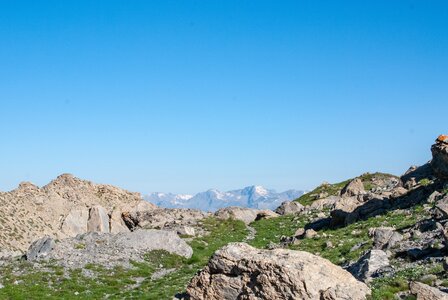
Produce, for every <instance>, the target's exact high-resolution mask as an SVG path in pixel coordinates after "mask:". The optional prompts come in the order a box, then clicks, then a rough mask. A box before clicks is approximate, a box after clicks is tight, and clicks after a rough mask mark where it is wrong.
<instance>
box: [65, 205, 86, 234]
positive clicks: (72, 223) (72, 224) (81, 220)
mask: <svg viewBox="0 0 448 300" xmlns="http://www.w3.org/2000/svg"><path fill="white" fill-rule="evenodd" d="M88 220H89V210H88V209H87V208H80V209H74V210H72V211H70V212H69V213H68V215H67V216H66V217H65V219H64V220H63V221H62V225H61V230H62V232H63V233H64V234H66V235H67V236H76V235H78V234H80V233H85V232H87V221H88Z"/></svg>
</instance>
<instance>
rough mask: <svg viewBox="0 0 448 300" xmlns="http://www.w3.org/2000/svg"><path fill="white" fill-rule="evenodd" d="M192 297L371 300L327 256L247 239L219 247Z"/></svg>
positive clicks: (194, 282)
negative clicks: (266, 246) (258, 244)
mask: <svg viewBox="0 0 448 300" xmlns="http://www.w3.org/2000/svg"><path fill="white" fill-rule="evenodd" d="M187 293H188V294H189V295H190V297H191V298H192V299H208V300H211V299H229V300H230V299H323V300H330V299H334V300H336V299H347V300H348V299H351V300H357V299H358V300H359V299H366V296H367V295H368V294H370V289H369V288H368V287H367V286H366V285H365V284H364V283H362V282H359V281H357V280H356V279H355V278H354V277H353V276H352V275H351V274H350V273H349V272H347V271H345V270H343V269H342V268H340V267H338V266H336V265H333V264H332V263H330V262H329V261H328V260H326V259H323V258H320V257H318V256H315V255H312V254H310V253H307V252H302V251H292V250H284V249H275V250H259V249H256V248H253V247H251V246H249V245H247V244H244V243H235V244H229V245H228V246H226V247H224V248H222V249H220V250H219V251H217V252H216V253H215V254H214V255H213V257H212V259H211V260H210V261H209V263H208V265H207V267H206V268H205V269H203V270H202V271H201V272H200V273H199V274H198V275H197V276H195V277H194V278H193V279H192V280H191V282H190V284H189V286H188V288H187Z"/></svg>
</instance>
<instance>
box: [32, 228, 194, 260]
mask: <svg viewBox="0 0 448 300" xmlns="http://www.w3.org/2000/svg"><path fill="white" fill-rule="evenodd" d="M152 250H165V251H168V252H170V253H174V254H177V255H180V256H184V257H186V258H189V257H191V255H192V254H193V250H192V249H191V247H190V246H189V245H188V244H187V243H186V242H185V241H183V240H182V239H181V238H179V236H178V235H177V234H176V232H174V231H165V230H136V231H134V232H125V233H118V234H110V233H99V232H90V233H85V234H81V235H78V236H76V237H74V238H66V239H63V240H61V241H59V242H58V243H55V242H54V241H53V239H51V238H49V237H45V238H42V239H39V240H37V241H36V242H34V243H33V244H32V245H31V247H30V250H29V251H28V253H27V255H26V257H27V259H28V260H55V262H56V263H58V264H60V265H62V266H64V267H67V268H83V267H84V266H85V265H86V264H95V265H101V266H104V267H106V268H112V267H114V266H123V267H131V264H130V261H143V259H144V255H145V254H146V253H148V252H150V251H152Z"/></svg>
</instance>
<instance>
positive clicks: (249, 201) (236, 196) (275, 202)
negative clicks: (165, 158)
mask: <svg viewBox="0 0 448 300" xmlns="http://www.w3.org/2000/svg"><path fill="white" fill-rule="evenodd" d="M303 194H304V191H298V190H288V191H285V192H281V193H277V192H276V191H275V190H270V189H266V188H264V187H262V186H258V185H253V186H248V187H245V188H243V189H239V190H232V191H227V192H221V191H219V190H216V189H210V190H208V191H205V192H201V193H197V194H196V195H187V194H172V193H151V194H149V195H146V196H145V197H144V198H145V199H146V200H147V201H149V202H151V203H154V204H156V205H157V206H160V207H165V208H194V209H200V210H204V211H212V212H213V211H216V210H218V209H220V208H223V207H228V206H240V207H249V208H256V209H275V208H277V207H278V206H280V204H281V203H282V202H284V201H291V200H294V199H297V198H299V197H300V196H301V195H303Z"/></svg>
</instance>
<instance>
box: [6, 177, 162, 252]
mask: <svg viewBox="0 0 448 300" xmlns="http://www.w3.org/2000/svg"><path fill="white" fill-rule="evenodd" d="M98 206H99V207H101V208H103V209H104V212H102V211H101V212H102V213H101V214H98V213H97V212H98ZM93 208H95V211H94V212H95V213H92V214H90V213H89V212H90V210H91V209H93ZM154 208H156V206H155V205H153V204H150V203H148V202H146V201H144V200H143V199H142V197H141V195H140V194H139V193H134V192H129V191H126V190H124V189H120V188H118V187H114V186H112V185H105V184H96V183H93V182H90V181H87V180H82V179H79V178H77V177H75V176H73V175H71V174H62V175H60V176H58V177H57V178H56V179H54V180H53V181H51V182H50V183H49V184H47V185H45V186H44V187H42V188H39V187H38V186H36V185H34V184H32V183H30V182H22V183H20V185H19V186H18V187H17V188H16V189H14V190H12V191H10V192H4V193H0V248H2V249H8V250H25V249H26V248H27V247H28V245H29V244H30V243H31V242H32V241H33V240H35V239H36V237H40V236H43V235H50V236H53V237H56V238H64V237H68V236H74V235H76V234H78V233H82V232H84V228H89V226H88V225H89V224H90V227H95V226H94V225H95V223H101V222H103V223H104V224H107V223H109V224H111V225H109V228H108V230H110V231H116V232H120V231H124V230H126V226H125V225H124V223H123V222H122V220H121V214H122V213H123V212H129V211H133V210H151V209H154ZM77 216H82V218H81V217H80V218H78V217H77ZM106 217H107V219H105V218H106ZM84 220H85V221H86V222H90V223H89V224H87V223H86V224H83V223H82V222H84ZM112 225H113V226H114V227H113V228H111V227H112ZM97 227H98V226H96V227H95V228H97ZM86 230H87V229H86Z"/></svg>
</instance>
